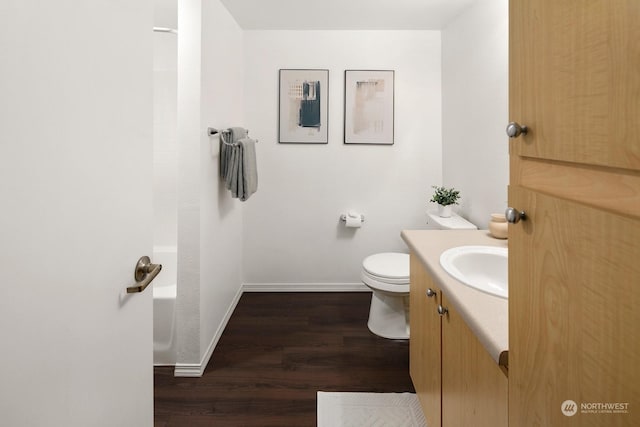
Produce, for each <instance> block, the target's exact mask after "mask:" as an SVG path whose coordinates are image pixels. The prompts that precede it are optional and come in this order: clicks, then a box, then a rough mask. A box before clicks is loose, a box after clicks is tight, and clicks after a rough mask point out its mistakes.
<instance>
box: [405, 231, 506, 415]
mask: <svg viewBox="0 0 640 427" xmlns="http://www.w3.org/2000/svg"><path fill="white" fill-rule="evenodd" d="M402 238H403V239H404V241H405V242H406V243H407V245H408V246H409V248H410V249H411V271H410V275H411V288H410V324H411V338H410V344H409V345H410V350H409V351H410V373H411V379H412V381H413V383H414V387H415V389H416V393H417V395H418V398H419V400H420V403H421V405H422V409H423V412H424V414H425V417H426V419H427V424H428V425H429V426H462V425H491V426H506V425H507V423H508V419H507V418H508V412H507V408H508V407H507V398H508V380H507V375H508V336H509V334H508V302H507V300H506V299H503V298H499V297H496V296H492V295H489V294H487V293H484V292H480V291H478V290H476V289H473V288H471V287H468V286H466V285H464V284H463V283H461V282H459V281H458V280H456V279H454V278H453V277H452V276H450V275H449V274H448V273H447V272H446V271H445V270H444V269H443V268H442V267H441V265H440V254H441V253H442V252H444V251H445V250H447V249H449V248H453V247H457V246H465V245H483V246H498V247H506V245H507V243H506V241H504V240H497V239H494V238H492V237H490V236H489V234H488V232H487V231H486V230H405V231H403V232H402Z"/></svg>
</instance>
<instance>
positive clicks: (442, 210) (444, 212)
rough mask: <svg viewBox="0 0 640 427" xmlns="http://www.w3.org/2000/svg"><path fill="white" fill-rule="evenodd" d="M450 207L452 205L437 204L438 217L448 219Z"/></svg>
mask: <svg viewBox="0 0 640 427" xmlns="http://www.w3.org/2000/svg"><path fill="white" fill-rule="evenodd" d="M451 206H452V205H447V206H442V205H440V204H439V205H438V215H440V216H441V217H442V218H449V217H450V216H451Z"/></svg>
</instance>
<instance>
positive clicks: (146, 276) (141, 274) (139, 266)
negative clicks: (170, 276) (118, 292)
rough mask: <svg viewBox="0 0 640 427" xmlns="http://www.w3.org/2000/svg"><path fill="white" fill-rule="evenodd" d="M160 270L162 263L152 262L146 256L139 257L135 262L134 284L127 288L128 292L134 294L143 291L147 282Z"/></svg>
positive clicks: (147, 284)
mask: <svg viewBox="0 0 640 427" xmlns="http://www.w3.org/2000/svg"><path fill="white" fill-rule="evenodd" d="M160 270H162V264H152V263H151V259H149V257H148V256H143V257H141V258H140V259H139V260H138V262H137V263H136V270H135V272H134V273H133V277H134V278H135V279H136V285H134V286H129V287H128V288H127V293H128V294H135V293H137V292H142V291H144V290H145V289H146V288H147V286H149V283H151V281H152V280H153V279H155V278H156V276H157V275H158V273H160Z"/></svg>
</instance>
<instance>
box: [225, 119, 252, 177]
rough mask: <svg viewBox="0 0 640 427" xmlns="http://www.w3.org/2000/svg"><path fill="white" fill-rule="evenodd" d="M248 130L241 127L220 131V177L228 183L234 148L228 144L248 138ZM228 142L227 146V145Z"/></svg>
mask: <svg viewBox="0 0 640 427" xmlns="http://www.w3.org/2000/svg"><path fill="white" fill-rule="evenodd" d="M247 133H248V132H247V130H246V129H244V128H241V127H232V128H229V129H227V130H223V131H220V133H219V137H220V177H221V178H223V179H224V181H225V182H228V180H229V179H230V174H229V173H230V171H229V165H230V164H231V154H232V152H233V148H235V147H234V146H231V145H227V144H236V143H237V142H238V141H239V140H241V139H243V138H246V137H247ZM225 142H227V144H225Z"/></svg>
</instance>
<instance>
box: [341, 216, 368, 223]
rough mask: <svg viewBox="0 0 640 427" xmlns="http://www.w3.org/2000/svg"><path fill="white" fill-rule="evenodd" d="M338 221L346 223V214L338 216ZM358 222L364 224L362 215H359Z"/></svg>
mask: <svg viewBox="0 0 640 427" xmlns="http://www.w3.org/2000/svg"><path fill="white" fill-rule="evenodd" d="M340 221H342V222H347V214H342V215H340ZM360 221H362V222H364V215H362V214H361V215H360Z"/></svg>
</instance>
